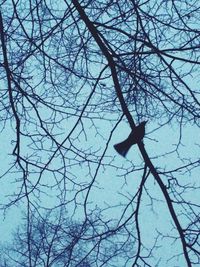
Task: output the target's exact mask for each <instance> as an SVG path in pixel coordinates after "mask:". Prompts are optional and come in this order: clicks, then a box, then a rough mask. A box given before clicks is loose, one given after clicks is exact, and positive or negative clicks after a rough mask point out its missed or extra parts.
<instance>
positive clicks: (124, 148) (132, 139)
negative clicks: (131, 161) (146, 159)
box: [114, 121, 147, 157]
mask: <svg viewBox="0 0 200 267" xmlns="http://www.w3.org/2000/svg"><path fill="white" fill-rule="evenodd" d="M146 123H147V121H143V122H141V123H140V124H139V125H138V126H136V127H135V129H134V131H132V132H131V133H130V134H129V136H128V138H126V140H124V141H123V142H121V143H118V144H116V145H114V148H115V150H116V151H117V152H118V153H119V154H120V155H121V156H123V157H126V154H127V153H128V151H129V149H130V147H131V146H132V145H134V144H137V143H138V142H140V141H141V140H142V139H143V137H144V135H145V124H146Z"/></svg>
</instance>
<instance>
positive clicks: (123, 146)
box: [114, 140, 130, 157]
mask: <svg viewBox="0 0 200 267" xmlns="http://www.w3.org/2000/svg"><path fill="white" fill-rule="evenodd" d="M114 148H115V150H116V151H117V152H118V153H119V154H120V155H121V156H123V157H126V154H127V152H128V150H129V148H130V145H129V144H128V143H127V140H125V141H123V142H121V143H119V144H116V145H114Z"/></svg>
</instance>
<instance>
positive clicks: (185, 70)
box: [0, 0, 200, 266]
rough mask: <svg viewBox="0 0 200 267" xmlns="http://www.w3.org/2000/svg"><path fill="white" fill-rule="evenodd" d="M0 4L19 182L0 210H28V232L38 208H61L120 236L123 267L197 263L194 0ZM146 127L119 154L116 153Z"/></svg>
mask: <svg viewBox="0 0 200 267" xmlns="http://www.w3.org/2000/svg"><path fill="white" fill-rule="evenodd" d="M1 6H2V8H1V13H0V31H1V32H0V34H1V47H2V49H1V55H0V57H1V62H2V63H1V65H0V67H1V69H2V71H1V73H0V79H1V115H0V116H1V117H0V119H1V134H2V136H3V135H4V134H5V135H7V138H8V139H9V140H8V141H7V142H6V143H8V144H9V145H8V148H7V149H8V150H9V152H8V153H9V156H7V159H6V163H7V162H8V164H9V167H8V168H6V167H5V168H4V169H3V170H4V172H3V173H2V175H1V181H2V186H5V187H6V188H7V187H8V177H9V183H12V182H13V181H14V182H15V183H14V184H15V186H14V187H12V188H9V189H7V192H8V194H9V197H5V200H4V201H2V209H3V210H4V211H5V210H6V209H7V208H9V207H11V208H12V205H13V204H18V205H21V206H23V207H24V203H26V205H25V206H26V210H27V211H26V214H27V225H28V227H31V214H32V211H33V210H35V209H36V210H39V209H42V208H45V209H46V208H47V206H48V208H49V209H54V208H56V207H65V209H66V210H68V212H69V213H70V216H72V217H73V216H76V215H78V214H79V215H80V216H82V218H83V221H84V222H85V223H86V225H88V223H89V227H90V228H91V229H93V231H97V229H98V227H99V225H101V223H102V224H103V225H106V226H107V229H102V232H101V236H102V237H103V239H104V240H109V236H110V235H111V234H115V238H118V237H117V236H118V233H119V232H120V231H121V230H122V229H123V230H124V231H125V233H126V237H125V239H126V238H127V240H128V241H131V242H132V244H133V245H132V246H130V249H129V252H127V249H125V248H124V251H122V252H123V253H124V254H123V257H122V258H123V259H121V260H122V261H123V263H122V265H123V266H169V265H170V266H175V265H179V266H198V264H199V262H200V252H199V251H200V246H199V203H198V202H197V196H198V192H199V182H198V167H199V157H198V155H197V153H196V152H197V149H198V148H199V143H198V142H199V140H198V138H197V136H198V135H197V134H196V132H197V131H198V127H199V114H200V113H199V111H200V103H199V89H198V87H199V85H198V84H199V77H198V76H199V75H198V72H199V63H200V62H199V56H200V54H199V33H200V27H199V26H200V25H199V20H198V18H199V12H200V5H199V3H198V1H196V0H192V1H190V2H188V1H179V0H176V1H174V0H170V1H154V0H147V1H140V0H137V1H136V0H128V1H111V0H110V1H76V0H72V1H60V2H59V4H55V3H51V2H50V1H43V0H41V1H25V0H20V1H14V0H13V1H11V0H10V1H3V3H2V5H1ZM144 120H148V123H147V126H146V128H147V131H146V132H147V134H146V136H145V138H144V141H143V140H140V141H139V142H138V143H137V145H135V146H134V147H133V148H131V151H130V152H129V154H128V156H127V158H125V159H122V158H120V156H119V155H117V154H116V152H115V150H114V149H113V145H114V144H115V143H116V142H117V141H122V140H124V139H125V138H127V136H128V134H129V133H130V132H131V131H133V132H134V130H135V127H136V126H137V125H138V124H139V123H140V122H141V121H144ZM8 132H11V133H10V134H9V135H8V134H7V133H8ZM194 133H195V134H194ZM144 143H145V146H144ZM10 144H11V145H10ZM6 166H7V164H6ZM97 207H98V211H99V215H98V218H99V220H98V223H97V224H94V222H93V221H92V222H91V223H90V216H89V215H90V214H91V213H93V212H94V211H95V210H97ZM93 237H94V236H93ZM120 238H121V237H120ZM28 240H29V238H28ZM28 240H27V245H28V246H29V241H28ZM124 244H127V243H126V242H125V241H124ZM169 247H171V248H172V250H171V251H170V250H169V251H168V252H167V253H163V251H165V250H166V249H167V248H169ZM126 248H127V246H126ZM28 249H29V252H30V251H31V249H30V248H28ZM101 249H103V247H102V246H101V247H99V251H101ZM121 250H123V246H122V247H121ZM99 253H100V252H99ZM112 254H113V255H112ZM110 256H111V259H112V260H113V259H114V257H115V256H116V259H117V257H118V255H117V254H115V253H112V251H111V253H110ZM29 258H30V257H29ZM65 260H66V259H65ZM95 261H96V265H97V266H102V265H101V264H104V265H105V264H108V263H107V259H106V260H105V261H104V262H103V261H102V262H101V263H99V262H98V255H96V260H95ZM95 261H94V262H95ZM98 264H99V265H98ZM111 264H114V263H113V262H112V263H111ZM165 264H166V265H165ZM69 266H70V265H69ZM107 266H108V265H107ZM113 266H115V265H113Z"/></svg>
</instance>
